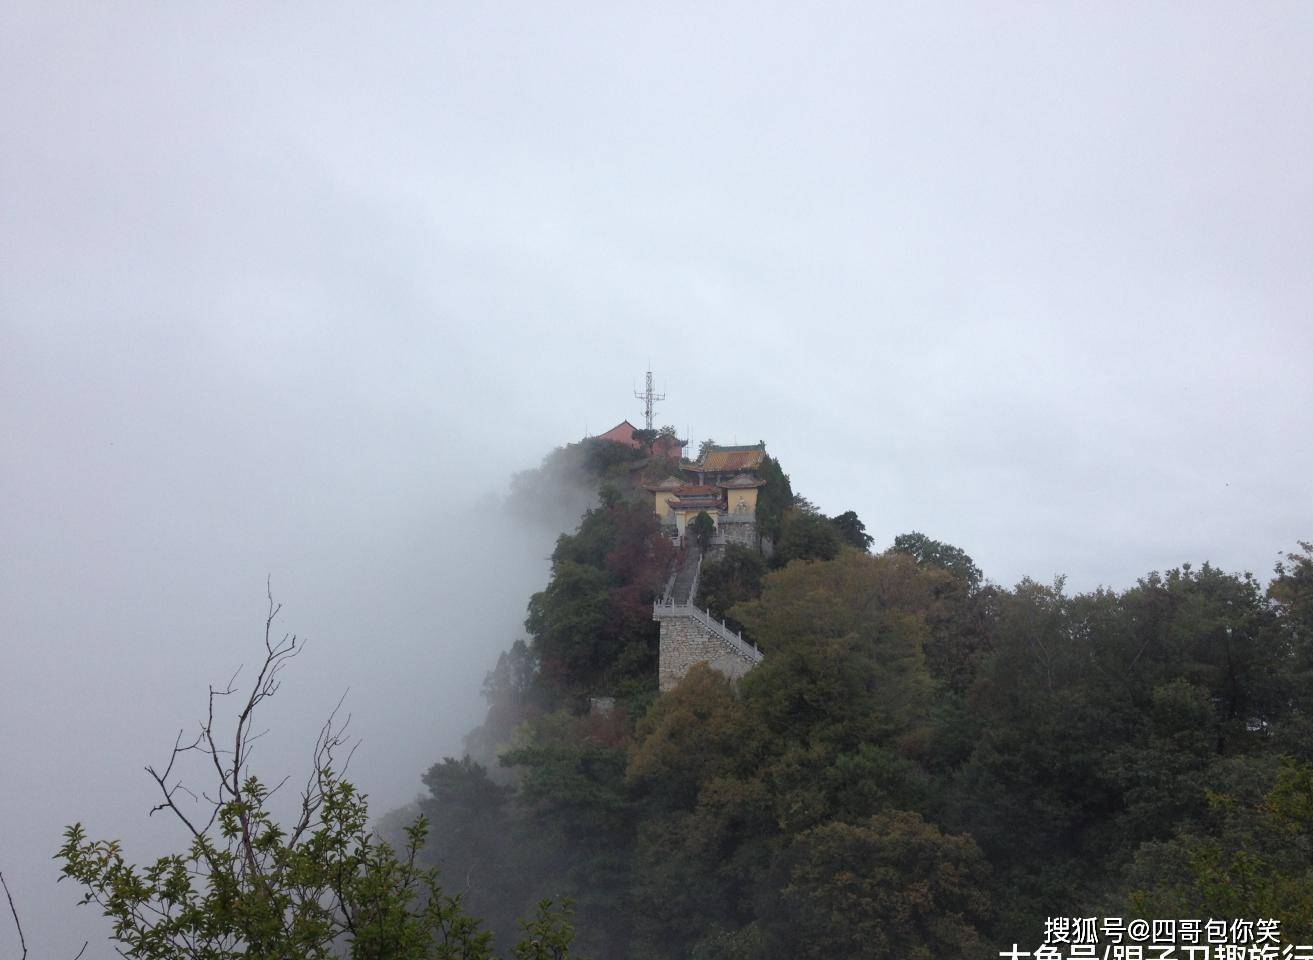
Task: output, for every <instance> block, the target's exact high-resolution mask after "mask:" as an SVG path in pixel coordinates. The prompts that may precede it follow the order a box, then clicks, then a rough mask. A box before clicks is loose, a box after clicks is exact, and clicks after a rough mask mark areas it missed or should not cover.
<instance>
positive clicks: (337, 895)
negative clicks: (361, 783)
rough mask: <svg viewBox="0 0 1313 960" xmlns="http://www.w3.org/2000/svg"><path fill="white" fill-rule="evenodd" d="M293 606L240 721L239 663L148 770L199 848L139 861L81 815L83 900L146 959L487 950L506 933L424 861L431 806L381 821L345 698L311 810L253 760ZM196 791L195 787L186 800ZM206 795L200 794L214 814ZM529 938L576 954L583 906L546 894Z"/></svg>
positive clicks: (380, 956)
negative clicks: (411, 818)
mask: <svg viewBox="0 0 1313 960" xmlns="http://www.w3.org/2000/svg"><path fill="white" fill-rule="evenodd" d="M278 611H279V607H278V606H277V605H275V604H274V602H273V600H272V598H271V599H270V601H269V613H268V617H267V618H266V620H265V653H264V662H263V663H262V664H261V666H260V668H259V670H258V672H257V675H256V677H255V681H254V683H253V684H252V685H251V688H250V690H249V693H248V694H247V695H246V697H245V699H244V700H243V701H241V707H240V709H239V710H238V713H237V717H236V722H235V724H234V725H233V727H232V729H228V730H225V729H221V726H222V725H221V723H220V721H219V719H218V718H217V716H216V708H217V707H219V706H220V705H221V704H222V702H223V700H224V698H226V697H230V696H233V695H234V694H236V693H237V688H236V686H235V683H236V676H234V677H233V679H232V680H230V681H229V682H228V684H227V685H226V686H224V687H222V688H215V687H211V688H210V692H209V701H208V710H207V714H206V719H205V720H204V721H203V722H202V723H201V724H200V730H199V732H198V733H197V735H196V736H195V738H194V739H192V740H188V741H184V740H183V736H182V734H181V733H179V734H178V737H177V738H176V739H175V741H174V747H173V752H172V753H171V754H170V757H169V761H168V763H167V764H166V765H165V766H164V768H163V769H162V770H158V769H156V768H155V767H148V768H147V771H148V772H149V773H150V776H151V778H152V779H153V780H154V781H155V784H156V786H157V787H158V789H159V792H160V797H161V801H160V803H159V804H158V805H157V806H156V807H155V808H154V809H153V810H152V813H154V812H159V811H167V812H169V813H171V814H172V815H173V816H174V817H175V818H176V819H177V820H178V821H179V823H181V824H182V826H183V827H184V828H185V829H186V830H187V832H188V834H189V835H190V837H191V842H190V844H189V846H188V847H187V849H186V850H185V851H183V852H180V853H175V854H171V855H168V856H164V857H160V858H159V859H158V860H156V861H155V862H154V863H153V864H150V865H149V866H145V867H139V866H135V865H132V864H129V863H128V862H127V861H126V860H125V859H124V857H123V854H122V849H121V846H120V844H119V842H118V841H114V840H100V841H93V840H90V839H88V837H87V835H86V832H85V830H84V829H83V828H82V826H81V824H74V825H73V826H71V827H69V828H68V829H67V830H66V831H65V842H64V845H63V847H62V848H61V849H60V851H59V854H58V859H59V860H61V861H62V863H63V867H62V870H61V873H62V877H66V878H70V879H73V880H75V881H77V882H78V883H79V884H81V885H82V886H83V887H85V889H86V894H85V896H84V897H83V900H82V902H83V903H95V904H98V905H99V906H100V908H101V910H102V911H103V912H104V914H105V916H106V917H108V918H109V919H111V920H112V921H113V923H114V932H113V934H112V939H113V940H114V941H116V942H117V943H118V944H119V945H121V946H120V947H119V949H120V951H121V952H123V953H124V954H125V955H128V956H132V957H136V958H141V960H184V958H186V960H230V958H232V960H235V958H238V957H242V958H255V957H259V958H271V960H272V958H293V957H294V958H297V960H329V958H336V957H341V956H343V955H346V956H350V957H351V958H353V960H366V958H367V960H433V958H440V960H485V958H490V957H492V956H493V948H492V942H491V937H490V935H489V934H488V933H487V932H486V931H485V930H483V929H482V928H481V923H480V921H479V920H477V919H476V918H474V917H473V916H471V915H470V914H469V913H468V912H467V911H466V909H465V907H464V904H463V902H462V898H461V896H460V895H459V894H458V895H455V896H452V895H449V894H447V893H446V892H445V891H444V890H443V889H442V887H441V886H439V884H438V879H437V873H436V871H434V870H430V869H424V868H422V867H420V866H419V865H418V864H417V861H416V858H417V855H418V853H419V851H420V849H421V848H422V847H423V845H424V842H425V838H426V834H427V829H428V828H427V825H426V823H425V821H424V820H423V819H422V818H420V819H418V820H417V821H416V822H415V823H414V824H413V825H412V826H410V827H409V828H408V829H407V830H406V841H405V844H404V847H403V848H402V849H400V850H395V849H394V848H393V847H392V846H390V845H389V844H387V843H384V842H382V841H380V840H379V839H378V838H377V837H376V836H375V835H374V834H373V832H372V831H371V830H370V828H369V813H368V809H367V805H366V802H365V797H364V795H363V794H361V793H360V792H359V791H358V790H357V789H356V788H355V787H354V786H353V785H352V784H351V783H350V782H348V781H347V780H346V779H344V776H343V773H344V771H345V770H346V767H347V765H348V763H349V760H350V754H349V753H348V755H347V756H346V757H345V758H342V763H341V767H340V769H339V768H338V759H339V753H340V752H341V751H342V749H343V748H344V747H345V746H346V744H347V742H348V741H347V740H346V737H345V724H342V725H340V726H339V725H338V724H337V723H336V720H335V716H336V711H335V712H334V714H333V715H330V717H329V719H328V721H327V722H326V723H325V724H324V726H323V728H322V729H321V731H320V734H319V737H318V739H317V741H316V743H315V748H314V753H313V769H312V772H311V774H310V776H309V778H308V780H307V782H306V785H305V788H304V789H303V790H302V792H301V797H300V803H299V806H298V812H297V815H296V820H295V822H294V823H292V824H291V825H284V824H281V823H279V822H278V821H277V820H276V819H275V817H274V815H273V813H272V812H271V809H270V804H269V800H270V798H271V797H272V796H273V795H274V794H275V793H276V792H277V791H278V789H279V788H280V787H281V786H282V785H283V784H284V783H286V782H287V778H284V779H283V781H282V782H281V783H279V784H278V786H276V787H274V788H272V789H270V788H268V787H266V786H265V785H264V783H263V782H262V781H261V780H259V779H258V778H257V777H256V775H255V774H254V773H253V772H252V770H251V768H250V757H251V748H252V746H253V744H254V742H255V741H256V740H257V739H258V738H259V737H260V736H261V734H260V733H259V732H257V730H256V726H255V722H256V715H257V713H258V711H259V708H260V707H261V705H262V704H263V703H264V701H265V700H267V699H269V698H270V697H271V696H273V695H274V694H275V693H276V692H277V691H278V688H279V686H280V684H281V679H280V674H281V672H282V670H283V668H284V667H285V666H286V665H287V663H288V662H289V661H290V660H291V659H292V658H293V657H294V656H296V655H297V654H298V653H299V652H300V650H301V649H302V647H300V646H298V644H297V641H296V638H295V637H293V636H284V637H283V639H282V640H278V641H275V640H274V639H273V638H272V625H273V622H274V618H275V617H276V616H277V614H278ZM192 757H196V758H197V759H199V760H200V761H201V762H202V765H203V767H204V768H205V769H206V770H207V779H210V781H211V782H210V785H209V786H208V787H206V788H203V789H202V790H200V791H199V796H200V797H203V798H205V799H204V800H203V801H202V800H199V799H197V793H196V792H193V791H192V790H191V789H189V788H188V787H187V786H185V785H184V783H183V781H182V780H181V775H180V772H179V771H178V770H177V769H176V768H178V767H179V765H180V764H185V763H186V762H187V761H188V760H190V759H191V758H192ZM184 797H190V798H192V799H193V801H195V802H194V803H192V804H186V803H185V802H184V800H183V798H184ZM195 808H199V809H200V810H201V813H200V814H199V815H198V814H197V813H196V811H195ZM524 929H525V931H526V933H527V934H528V939H526V940H524V941H522V942H521V943H520V944H518V945H517V946H516V947H515V948H514V954H515V956H516V958H517V960H548V958H561V957H565V956H567V955H568V951H569V946H570V942H571V940H572V937H573V931H572V929H571V926H570V923H569V913H568V907H567V908H565V909H561V908H553V907H552V905H551V903H550V902H549V901H543V902H542V903H540V904H539V910H538V914H537V916H536V917H535V918H534V919H533V920H532V921H529V922H528V923H527V924H525V925H524Z"/></svg>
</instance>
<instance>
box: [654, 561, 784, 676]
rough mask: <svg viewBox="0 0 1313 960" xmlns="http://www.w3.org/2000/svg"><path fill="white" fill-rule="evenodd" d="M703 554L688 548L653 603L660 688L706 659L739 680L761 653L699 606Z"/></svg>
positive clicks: (740, 635) (756, 662)
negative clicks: (658, 630)
mask: <svg viewBox="0 0 1313 960" xmlns="http://www.w3.org/2000/svg"><path fill="white" fill-rule="evenodd" d="M701 575H702V552H701V551H700V550H697V549H696V548H689V549H687V550H685V551H684V553H683V554H681V556H680V560H679V566H678V567H677V568H676V569H675V571H674V573H672V574H671V576H670V579H669V580H668V581H667V582H666V591H665V596H664V597H662V598H661V599H660V600H658V601H656V603H654V604H653V605H652V619H653V620H656V621H658V622H659V623H660V624H661V653H660V659H661V664H660V678H661V683H660V687H661V689H662V690H663V691H665V690H668V689H670V688H671V687H672V686H673V685H674V684H675V683H677V682H678V680H679V679H680V678H682V677H683V675H684V673H685V672H687V670H688V667H689V666H690V665H691V664H692V663H695V662H699V661H705V662H709V663H711V664H712V666H713V667H714V668H715V669H718V670H721V671H722V672H727V673H729V674H730V675H731V676H741V675H742V674H743V673H745V672H747V671H748V670H750V669H752V667H754V666H756V665H757V664H758V663H760V662H761V660H762V653H761V651H760V650H758V649H757V648H756V647H755V646H753V645H752V644H751V643H749V642H748V641H746V640H744V639H743V634H741V633H739V632H738V631H736V630H731V629H730V628H729V627H728V626H726V624H725V623H724V622H723V621H721V620H717V619H716V618H715V617H713V616H712V615H711V613H710V611H707V610H702V609H700V608H699V607H698V606H697V604H696V600H697V595H698V580H699V579H700V578H701Z"/></svg>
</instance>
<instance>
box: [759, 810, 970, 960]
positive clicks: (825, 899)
mask: <svg viewBox="0 0 1313 960" xmlns="http://www.w3.org/2000/svg"><path fill="white" fill-rule="evenodd" d="M776 872H777V873H778V874H779V879H778V880H777V881H776V884H777V890H778V892H777V893H776V894H775V896H774V900H775V903H774V904H773V905H772V906H773V907H774V909H771V910H768V911H764V912H763V918H764V921H763V926H765V928H766V932H767V935H768V936H769V937H770V938H771V939H772V940H773V941H775V946H776V949H775V951H774V955H777V956H781V957H784V956H787V957H801V958H811V957H814V958H816V960H822V958H824V960H830V958H833V957H854V958H868V960H895V958H897V960H905V958H907V960H931V958H933V957H966V956H974V955H977V954H978V953H979V952H980V951H981V946H982V944H981V942H980V936H979V933H978V928H979V926H980V925H982V924H983V922H984V921H985V920H986V919H987V917H988V914H989V898H988V896H987V894H986V892H985V884H984V881H985V877H986V872H987V868H986V866H985V862H984V858H983V857H982V856H981V855H980V850H979V849H978V848H977V847H976V844H975V842H974V841H972V839H971V838H970V837H965V836H950V835H946V834H943V833H941V832H940V831H939V830H938V829H937V828H936V827H935V826H933V825H932V824H929V823H926V822H925V821H924V820H923V819H922V818H921V817H920V816H919V815H917V814H915V813H910V812H905V811H898V810H894V811H889V812H888V813H883V814H877V815H876V816H873V817H870V818H868V819H866V820H864V821H862V822H860V823H856V824H849V823H837V822H831V823H826V824H823V825H821V826H819V827H816V828H814V829H812V830H808V831H807V832H806V833H803V834H801V835H800V836H798V838H797V839H796V840H795V841H794V843H793V844H792V845H791V846H790V847H789V848H788V849H787V850H786V851H785V852H784V854H783V855H782V856H781V857H780V859H779V862H778V864H777V866H776Z"/></svg>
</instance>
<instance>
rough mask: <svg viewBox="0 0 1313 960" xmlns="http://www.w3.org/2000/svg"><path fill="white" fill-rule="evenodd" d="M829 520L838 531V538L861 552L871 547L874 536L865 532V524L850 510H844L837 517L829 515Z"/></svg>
mask: <svg viewBox="0 0 1313 960" xmlns="http://www.w3.org/2000/svg"><path fill="white" fill-rule="evenodd" d="M830 522H831V523H833V524H834V528H835V529H836V530H837V531H838V532H839V539H840V540H841V541H842V542H843V543H845V544H847V545H848V546H850V547H856V548H857V549H858V550H861V551H862V552H863V553H864V552H866V551H867V550H870V549H871V544H872V543H874V542H875V538H874V537H872V536H871V535H870V534H869V533H867V532H866V524H864V523H862V521H861V519H860V518H859V517H858V516H857V514H856V513H854V512H853V511H852V510H848V511H845V512H844V513H841V514H839V515H838V516H837V517H831V518H830Z"/></svg>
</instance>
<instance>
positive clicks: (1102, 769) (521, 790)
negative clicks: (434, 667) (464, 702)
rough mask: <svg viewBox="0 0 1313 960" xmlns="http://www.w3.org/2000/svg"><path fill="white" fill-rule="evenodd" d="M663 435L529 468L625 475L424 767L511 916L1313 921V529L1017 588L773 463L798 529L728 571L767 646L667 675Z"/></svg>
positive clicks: (656, 939) (820, 927)
mask: <svg viewBox="0 0 1313 960" xmlns="http://www.w3.org/2000/svg"><path fill="white" fill-rule="evenodd" d="M638 456H639V454H638V453H637V452H631V451H628V450H626V449H624V448H620V447H617V446H614V445H610V444H595V443H594V444H589V443H585V444H581V445H576V446H572V447H570V448H567V449H565V450H562V451H558V452H557V453H556V454H554V455H553V456H552V457H550V458H549V459H548V462H547V463H546V464H545V466H544V468H543V470H542V471H539V472H537V473H535V474H531V475H528V476H526V477H522V478H521V479H520V481H519V482H518V483H517V485H516V491H517V492H516V497H517V501H518V502H519V503H520V506H521V508H524V509H530V508H532V506H533V497H534V493H533V491H534V490H537V489H550V488H551V486H552V485H551V484H550V483H549V482H548V481H547V478H548V477H552V476H557V477H559V476H562V475H567V474H568V475H571V476H575V475H577V476H581V477H585V478H587V479H588V481H589V482H591V483H596V484H597V486H598V488H599V490H600V497H599V500H598V501H597V505H596V506H595V507H593V508H592V509H590V510H588V511H587V512H586V513H585V514H584V516H583V518H582V520H581V522H580V523H579V525H578V527H577V529H576V530H575V531H574V532H573V533H571V534H568V535H564V536H562V537H561V538H560V540H559V542H558V543H557V546H556V549H555V552H554V554H553V557H552V561H553V566H552V575H551V579H550V582H549V583H548V584H547V585H546V587H545V589H543V590H542V591H541V592H540V593H537V594H535V595H534V596H533V597H532V598H530V599H529V600H528V609H527V618H526V621H525V627H526V631H527V639H523V640H519V641H517V642H515V644H514V646H513V647H511V649H510V650H509V652H507V653H505V654H503V655H502V656H501V657H500V659H499V660H498V661H497V663H496V665H495V668H494V669H492V671H491V672H490V673H489V675H488V679H487V682H486V686H485V694H486V696H487V699H488V715H487V720H486V722H485V723H484V724H483V725H482V726H481V727H480V728H479V729H477V730H475V731H473V732H472V733H471V734H470V736H469V738H468V749H469V755H468V756H466V757H464V758H461V759H455V758H447V759H444V760H442V761H441V762H438V763H436V764H435V765H434V766H433V767H432V768H431V769H430V770H429V771H428V772H427V773H426V774H425V775H424V783H425V784H426V786H427V787H428V790H429V793H428V795H427V796H426V797H425V798H424V799H423V800H422V801H421V803H420V806H421V807H422V809H423V812H424V813H425V814H427V816H428V817H429V819H430V820H431V822H432V825H433V834H432V842H431V843H430V845H429V847H428V851H429V855H430V856H431V857H433V864H434V865H436V866H438V867H440V868H441V870H442V872H443V876H444V878H445V882H446V884H447V886H448V888H449V889H453V890H461V889H463V890H465V891H466V897H467V901H468V904H469V906H470V908H471V909H472V910H473V912H475V913H476V914H481V915H484V916H487V917H488V918H489V922H490V924H491V926H492V928H493V931H494V933H495V934H496V935H497V938H498V940H499V941H500V942H510V941H512V940H514V939H515V933H516V931H515V925H514V924H515V921H514V918H515V917H517V916H523V915H526V914H529V913H531V912H532V905H533V904H534V902H535V901H536V900H537V899H538V898H540V897H542V896H547V895H551V896H557V895H562V894H563V895H568V896H570V897H572V898H573V899H574V901H575V903H576V906H577V910H578V913H577V927H578V932H579V947H580V951H581V952H582V953H584V954H587V955H590V956H593V957H596V958H599V960H612V958H616V960H618V958H625V957H629V958H642V960H655V958H671V960H674V958H686V957H695V958H699V960H712V958H739V957H742V958H748V957H771V958H776V957H777V958H786V957H787V958H794V957H815V958H826V960H834V958H848V957H871V958H877V957H879V958H886V957H887V958H918V957H927V958H928V957H985V956H991V955H996V954H995V951H996V950H997V949H998V945H999V944H1011V943H1012V942H1013V941H1014V940H1015V941H1020V942H1029V943H1032V944H1034V943H1038V942H1040V940H1041V934H1042V928H1043V921H1044V918H1045V917H1048V916H1068V917H1075V916H1095V915H1109V914H1111V915H1125V916H1139V917H1145V918H1155V917H1162V918H1177V917H1209V916H1218V917H1227V918H1232V917H1250V918H1253V917H1258V916H1261V917H1276V918H1280V919H1281V920H1282V921H1283V922H1284V929H1285V933H1286V937H1287V939H1289V940H1296V941H1298V942H1307V938H1308V937H1309V936H1310V935H1313V552H1310V546H1309V545H1308V544H1304V545H1303V546H1302V550H1301V552H1299V553H1296V554H1294V555H1292V556H1290V557H1289V558H1288V559H1287V561H1286V562H1285V563H1283V564H1282V565H1281V566H1279V567H1278V568H1277V570H1276V571H1275V575H1274V577H1273V578H1272V579H1271V581H1270V583H1267V584H1264V583H1262V582H1260V581H1259V580H1257V579H1255V578H1254V577H1252V576H1250V575H1248V574H1243V575H1238V574H1232V573H1227V572H1223V571H1221V570H1218V569H1215V568H1213V567H1210V566H1208V565H1206V564H1205V565H1203V566H1201V567H1198V568H1194V567H1191V566H1183V567H1181V568H1180V569H1176V570H1170V571H1166V572H1163V573H1150V574H1147V575H1146V576H1144V577H1143V578H1142V579H1140V580H1139V582H1138V583H1137V584H1136V585H1135V586H1134V587H1132V588H1130V589H1127V590H1124V591H1112V590H1099V591H1095V592H1093V593H1088V594H1082V595H1077V596H1071V595H1068V594H1067V593H1066V592H1065V591H1064V589H1063V584H1062V581H1061V579H1058V580H1056V581H1054V582H1052V583H1038V582H1033V581H1030V580H1025V581H1023V582H1021V583H1019V584H1017V585H1016V586H1015V587H1012V588H1005V587H1002V586H999V585H996V584H992V583H990V582H989V581H988V579H987V578H986V577H985V576H984V574H983V572H982V571H981V570H979V569H978V568H977V567H976V565H975V564H974V563H973V561H972V560H971V558H970V556H968V554H967V553H966V552H964V551H963V550H962V549H960V548H958V547H955V546H952V545H948V544H945V543H940V542H937V541H935V540H933V539H930V538H928V537H925V536H922V535H921V534H917V533H909V534H907V535H905V536H900V537H898V538H897V540H896V541H895V542H894V543H893V544H892V545H879V544H877V545H876V547H877V548H879V549H881V552H879V553H875V554H872V553H871V552H870V551H869V549H868V545H869V542H870V538H869V537H867V536H866V534H865V530H864V527H863V525H862V523H861V521H860V519H859V518H858V517H856V516H855V515H854V514H852V513H851V512H848V513H840V514H838V515H836V516H826V515H825V514H824V513H823V512H822V511H821V510H819V509H818V508H817V507H815V506H813V505H811V504H810V503H808V502H807V501H806V500H805V499H803V498H802V497H800V496H798V495H797V494H796V493H795V492H794V491H793V490H792V489H791V487H790V485H789V482H788V477H787V476H786V475H785V474H784V472H783V470H782V469H780V466H779V464H777V463H775V462H773V461H770V462H769V464H768V469H769V470H771V471H773V473H772V477H773V478H774V481H775V482H773V483H772V484H770V485H769V486H768V487H767V488H766V490H768V491H770V493H771V499H766V498H765V497H763V501H762V504H761V506H760V515H761V522H762V524H763V526H767V525H768V526H769V529H770V530H771V533H772V534H773V538H774V540H775V543H776V544H777V547H778V549H777V550H776V551H775V553H774V555H773V557H772V558H771V559H770V560H769V561H768V560H766V559H765V558H763V557H762V556H761V555H759V554H757V553H755V552H752V551H748V550H736V549H733V548H731V549H729V550H728V551H727V552H726V554H725V556H724V558H723V559H722V560H720V561H718V562H716V563H712V564H709V565H708V566H707V567H706V569H705V572H704V576H703V579H702V583H701V586H702V591H701V596H700V603H701V604H702V605H703V606H706V607H710V609H711V610H712V611H713V613H715V614H716V615H718V616H723V617H727V618H728V619H729V621H730V622H731V624H733V625H735V626H741V627H742V629H743V631H744V635H745V637H748V638H750V639H751V640H752V641H753V642H754V643H756V644H757V645H758V646H759V647H760V648H761V649H762V650H763V651H764V652H765V653H766V658H765V660H764V662H763V663H762V664H761V665H760V666H759V667H757V668H756V669H754V670H753V671H752V672H751V673H749V674H748V675H747V676H746V677H745V678H744V679H743V680H742V681H740V682H739V683H737V684H736V685H731V684H730V682H729V681H727V680H726V679H724V678H723V677H722V676H720V675H719V674H716V673H714V672H712V671H710V670H708V669H705V668H695V669H694V670H693V672H691V673H690V674H689V675H688V676H687V678H686V679H685V680H684V681H683V683H682V684H680V686H679V687H678V688H676V689H675V690H674V691H673V692H670V693H668V694H665V695H662V696H659V697H658V695H657V690H656V656H657V638H658V630H657V625H656V624H655V623H654V622H653V621H652V618H651V602H652V600H653V597H654V595H655V594H656V593H657V591H659V590H660V588H661V585H662V584H663V582H664V580H665V577H666V576H667V573H668V570H669V563H670V559H671V553H672V548H671V546H670V544H669V542H668V541H667V540H666V539H665V538H664V537H663V536H662V535H661V533H660V531H659V528H658V524H657V522H656V518H655V517H654V515H653V513H652V511H651V507H650V501H649V500H648V498H646V497H641V498H640V497H639V496H637V495H635V494H633V493H631V492H630V489H631V488H630V487H629V486H628V484H627V483H626V482H625V480H626V477H627V472H628V469H629V467H630V466H632V464H631V463H629V462H628V461H629V460H630V458H631V457H632V458H637V457H638ZM838 506H842V505H838ZM509 639H510V638H508V640H509ZM601 697H612V698H614V700H615V705H614V707H613V708H610V709H601V708H599V705H598V703H597V702H596V698H601ZM1300 936H1303V937H1304V938H1305V939H1303V940H1300V939H1299V937H1300Z"/></svg>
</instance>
